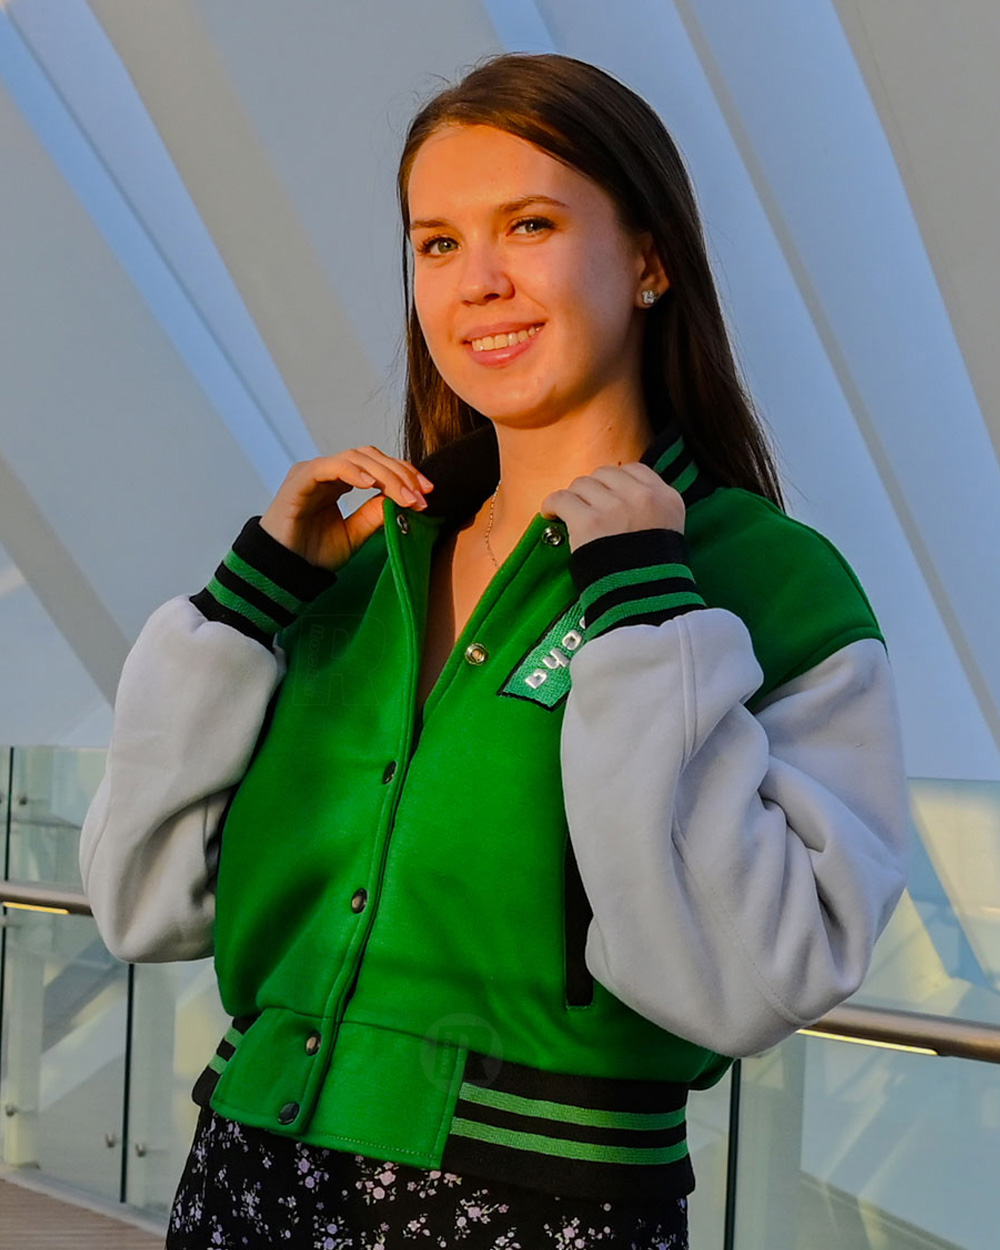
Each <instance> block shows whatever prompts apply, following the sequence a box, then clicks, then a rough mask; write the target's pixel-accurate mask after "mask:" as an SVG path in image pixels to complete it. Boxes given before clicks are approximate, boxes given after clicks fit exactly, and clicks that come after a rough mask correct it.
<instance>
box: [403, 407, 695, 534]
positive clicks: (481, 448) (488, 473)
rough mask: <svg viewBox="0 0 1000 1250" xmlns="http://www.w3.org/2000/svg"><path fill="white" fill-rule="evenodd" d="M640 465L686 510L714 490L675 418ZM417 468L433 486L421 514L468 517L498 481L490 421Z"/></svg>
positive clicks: (450, 518)
mask: <svg viewBox="0 0 1000 1250" xmlns="http://www.w3.org/2000/svg"><path fill="white" fill-rule="evenodd" d="M640 462H641V463H642V464H647V465H649V466H650V468H652V469H654V470H655V471H656V472H657V473H658V474H659V475H660V477H661V478H663V480H664V481H665V482H667V483H668V484H669V485H670V486H672V487H673V488H674V489H675V490H677V491H679V492H680V494H681V497H682V498H683V500H684V503H685V506H686V507H689V508H690V507H691V505H692V504H694V503H697V502H698V500H699V499H704V498H705V497H706V496H707V495H710V494H711V493H712V491H713V489H714V483H712V482H711V481H710V479H709V478H708V477H707V476H706V474H705V473H704V472H702V471H701V470H700V469H699V468H698V466H697V465H696V464H695V462H694V459H693V458H692V456H691V452H690V451H689V450H688V448H687V447H686V446H685V443H684V439H683V437H682V435H681V432H680V427H679V425H678V424H677V421H676V419H671V420H669V421H668V422H667V423H666V424H665V425H664V426H662V427H661V428H660V429H659V430H658V431H657V432H656V434H655V435H654V436H653V438H652V440H651V441H650V443H649V445H648V447H647V448H646V450H645V451H644V452H643V453H642V456H641V457H640ZM417 468H418V469H419V470H420V471H421V472H422V473H426V475H427V476H428V477H429V478H430V480H431V481H432V482H433V483H434V489H433V490H432V491H430V492H429V494H428V496H427V507H426V508H423V509H421V514H422V515H424V516H439V517H444V518H445V520H446V521H448V522H452V523H456V524H457V523H459V522H461V521H464V520H466V519H467V518H469V517H471V516H473V515H474V514H475V513H476V512H478V511H479V509H480V508H481V507H482V505H483V503H484V502H485V501H486V500H487V499H489V497H490V495H492V494H493V492H494V490H495V489H496V485H497V481H498V480H499V477H500V451H499V448H498V446H497V439H496V431H495V430H494V428H493V423H492V422H487V423H486V425H483V426H480V427H479V428H478V429H475V430H473V431H472V432H471V433H469V434H464V435H463V436H462V437H461V438H458V439H456V440H455V441H454V442H453V443H449V444H448V446H447V447H442V448H441V449H440V450H438V451H436V452H434V454H433V455H431V456H428V457H427V458H426V459H425V460H423V461H422V462H421V463H420V464H419V465H417Z"/></svg>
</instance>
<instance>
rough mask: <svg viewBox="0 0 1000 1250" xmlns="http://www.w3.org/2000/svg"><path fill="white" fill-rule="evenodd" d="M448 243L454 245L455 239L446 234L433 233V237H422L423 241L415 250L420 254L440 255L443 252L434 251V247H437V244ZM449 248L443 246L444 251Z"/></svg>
mask: <svg viewBox="0 0 1000 1250" xmlns="http://www.w3.org/2000/svg"><path fill="white" fill-rule="evenodd" d="M449 243H450V244H452V245H454V243H455V240H454V239H450V238H449V237H448V236H447V235H446V234H438V235H435V236H434V238H433V239H424V241H423V242H422V243H421V244H420V246H419V247H418V248H417V251H418V252H419V253H420V255H421V256H441V255H443V254H444V253H443V252H441V251H435V250H434V249H435V248H438V246H439V245H442V244H443V245H447V244H449ZM449 250H450V249H449V248H448V247H447V246H445V251H449Z"/></svg>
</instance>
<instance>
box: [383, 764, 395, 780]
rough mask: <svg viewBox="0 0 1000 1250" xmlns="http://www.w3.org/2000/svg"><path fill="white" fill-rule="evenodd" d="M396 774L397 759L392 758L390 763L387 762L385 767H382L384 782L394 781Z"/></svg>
mask: <svg viewBox="0 0 1000 1250" xmlns="http://www.w3.org/2000/svg"><path fill="white" fill-rule="evenodd" d="M395 775H396V761H395V760H390V761H389V763H388V764H386V766H385V768H383V769H382V782H383V784H385V783H386V782H387V781H392V779H393V777H395Z"/></svg>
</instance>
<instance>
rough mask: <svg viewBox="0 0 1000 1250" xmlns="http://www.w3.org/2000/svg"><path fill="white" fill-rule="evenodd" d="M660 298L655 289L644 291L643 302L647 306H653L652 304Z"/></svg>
mask: <svg viewBox="0 0 1000 1250" xmlns="http://www.w3.org/2000/svg"><path fill="white" fill-rule="evenodd" d="M659 298H660V297H659V294H658V293H657V292H656V291H653V290H645V291H643V293H642V302H643V303H644V304H645V305H646V307H647V308H650V307H652V305H653V304H655V303H656V301H657V300H658V299H659Z"/></svg>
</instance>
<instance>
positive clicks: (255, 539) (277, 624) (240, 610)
mask: <svg viewBox="0 0 1000 1250" xmlns="http://www.w3.org/2000/svg"><path fill="white" fill-rule="evenodd" d="M336 580H337V576H336V574H335V573H331V572H329V571H328V570H327V569H321V568H318V567H317V566H316V565H315V564H310V563H309V561H308V560H305V559H303V557H302V556H300V555H297V554H296V553H295V552H294V551H289V549H288V548H287V547H285V546H284V545H283V544H282V543H279V542H278V541H277V539H275V538H272V537H271V535H270V534H268V533H267V531H266V530H264V529H262V528H261V525H260V517H259V516H255V517H251V518H250V520H249V521H247V523H246V525H244V526H243V529H242V530H241V531H240V534H239V537H238V538H237V539H236V541H235V542H234V543H233V546H232V549H231V550H230V552H229V553H228V555H227V556H226V558H225V559H224V560H223V561H222V563H221V564H220V565H219V567H218V568H217V569H216V570H215V574H214V576H213V577H212V580H211V581H210V582H209V583H208V585H207V586H206V587H205V589H204V590H201V591H199V592H198V594H196V595H192V596H191V602H192V603H193V604H194V606H195V607H196V608H197V609H198V610H199V611H200V612H201V613H202V614H203V615H204V616H205V617H206V618H207V619H208V620H210V621H222V622H223V623H224V624H226V625H231V626H232V627H233V628H234V629H238V630H239V631H240V633H242V634H246V635H247V637H249V638H254V639H256V641H257V642H259V643H261V644H262V645H263V646H265V647H270V646H271V644H272V642H273V640H274V635H275V634H276V633H278V631H279V630H282V629H284V628H285V626H286V625H290V624H291V623H292V621H294V620H295V618H296V617H297V616H298V615H299V614H300V613H301V612H302V610H303V608H305V607H306V606H307V605H308V604H309V603H311V602H312V600H313V599H315V598H316V596H317V595H319V594H321V593H322V592H323V591H324V590H328V589H329V588H330V587H331V586H332V585H333V584H334V582H335V581H336Z"/></svg>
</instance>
